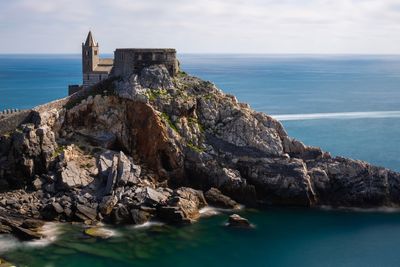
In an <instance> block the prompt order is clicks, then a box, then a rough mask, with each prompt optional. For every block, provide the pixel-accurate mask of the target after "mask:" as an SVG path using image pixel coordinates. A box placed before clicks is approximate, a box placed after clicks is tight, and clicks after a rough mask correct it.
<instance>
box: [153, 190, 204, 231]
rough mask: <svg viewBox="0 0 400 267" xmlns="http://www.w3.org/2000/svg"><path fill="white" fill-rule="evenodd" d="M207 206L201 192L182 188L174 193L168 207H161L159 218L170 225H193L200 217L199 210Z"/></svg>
mask: <svg viewBox="0 0 400 267" xmlns="http://www.w3.org/2000/svg"><path fill="white" fill-rule="evenodd" d="M206 205H207V202H206V200H205V198H204V196H203V193H202V192H201V191H198V190H194V189H192V188H188V187H181V188H178V189H177V190H175V191H174V193H173V195H172V197H171V199H170V200H169V202H168V205H167V206H162V207H160V210H159V216H160V217H161V219H163V220H165V221H167V222H170V223H177V224H185V223H193V222H195V221H197V220H198V218H199V217H200V212H199V210H200V209H201V208H203V207H205V206H206Z"/></svg>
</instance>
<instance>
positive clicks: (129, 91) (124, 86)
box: [116, 74, 147, 102]
mask: <svg viewBox="0 0 400 267" xmlns="http://www.w3.org/2000/svg"><path fill="white" fill-rule="evenodd" d="M116 91H117V94H118V96H119V97H121V98H126V99H130V100H136V101H141V102H146V101H145V100H146V99H147V98H145V97H144V96H145V92H146V89H145V88H143V87H142V86H141V85H140V84H139V81H138V75H137V74H132V75H131V76H130V77H129V78H128V79H122V80H120V81H118V82H117V83H116Z"/></svg>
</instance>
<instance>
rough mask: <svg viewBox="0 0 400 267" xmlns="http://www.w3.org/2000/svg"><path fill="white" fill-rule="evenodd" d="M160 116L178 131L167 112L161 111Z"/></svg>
mask: <svg viewBox="0 0 400 267" xmlns="http://www.w3.org/2000/svg"><path fill="white" fill-rule="evenodd" d="M161 118H162V119H163V120H164V121H165V122H166V123H167V124H168V125H169V127H171V128H172V129H173V130H174V131H175V132H177V133H178V132H179V130H178V128H177V127H176V125H175V124H174V123H173V122H172V120H171V118H170V117H169V116H168V114H167V113H165V112H163V113H161Z"/></svg>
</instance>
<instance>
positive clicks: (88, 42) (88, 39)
mask: <svg viewBox="0 0 400 267" xmlns="http://www.w3.org/2000/svg"><path fill="white" fill-rule="evenodd" d="M85 46H97V44H96V42H95V41H94V38H93V35H92V31H89V33H88V36H87V37H86V42H85Z"/></svg>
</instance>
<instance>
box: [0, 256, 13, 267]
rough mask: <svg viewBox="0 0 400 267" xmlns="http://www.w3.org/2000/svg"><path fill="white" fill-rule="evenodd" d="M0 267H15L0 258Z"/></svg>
mask: <svg viewBox="0 0 400 267" xmlns="http://www.w3.org/2000/svg"><path fill="white" fill-rule="evenodd" d="M0 267H16V265H14V264H12V263H10V262H8V261H6V260H5V259H2V258H0Z"/></svg>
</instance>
